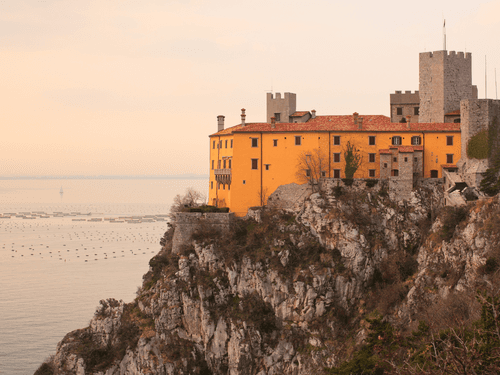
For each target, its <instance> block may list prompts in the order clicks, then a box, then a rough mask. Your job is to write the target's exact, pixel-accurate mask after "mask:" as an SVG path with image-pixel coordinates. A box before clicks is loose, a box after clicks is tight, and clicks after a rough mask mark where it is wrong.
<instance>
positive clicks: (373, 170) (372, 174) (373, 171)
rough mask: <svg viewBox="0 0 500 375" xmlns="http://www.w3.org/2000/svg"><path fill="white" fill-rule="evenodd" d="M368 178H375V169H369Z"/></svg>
mask: <svg viewBox="0 0 500 375" xmlns="http://www.w3.org/2000/svg"><path fill="white" fill-rule="evenodd" d="M368 176H369V177H375V169H369V170H368Z"/></svg>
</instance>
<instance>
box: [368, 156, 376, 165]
mask: <svg viewBox="0 0 500 375" xmlns="http://www.w3.org/2000/svg"><path fill="white" fill-rule="evenodd" d="M368 161H369V162H370V163H375V154H368Z"/></svg>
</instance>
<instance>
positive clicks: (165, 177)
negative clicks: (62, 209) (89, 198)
mask: <svg viewBox="0 0 500 375" xmlns="http://www.w3.org/2000/svg"><path fill="white" fill-rule="evenodd" d="M208 178H209V176H208V174H206V175H205V174H178V175H163V176H106V175H102V176H0V180H205V179H208Z"/></svg>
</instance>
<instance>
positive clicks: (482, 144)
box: [467, 130, 490, 159]
mask: <svg viewBox="0 0 500 375" xmlns="http://www.w3.org/2000/svg"><path fill="white" fill-rule="evenodd" d="M467 156H468V157H469V158H471V159H486V158H487V157H489V156H490V143H489V141H488V130H483V131H480V132H479V133H477V134H476V135H475V136H473V137H472V138H471V139H469V142H468V143H467Z"/></svg>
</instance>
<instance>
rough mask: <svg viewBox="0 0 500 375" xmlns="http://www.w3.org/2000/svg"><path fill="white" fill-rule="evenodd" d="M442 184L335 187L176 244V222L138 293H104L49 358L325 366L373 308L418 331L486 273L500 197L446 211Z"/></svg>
mask: <svg viewBox="0 0 500 375" xmlns="http://www.w3.org/2000/svg"><path fill="white" fill-rule="evenodd" d="M440 191H441V189H440V188H439V187H434V188H430V189H420V190H419V191H417V192H414V193H412V195H411V197H410V199H409V201H407V202H406V203H404V204H396V203H394V202H393V201H391V200H390V199H389V198H388V196H387V192H386V191H385V190H384V188H383V187H380V186H379V187H378V188H377V187H374V188H367V187H365V186H363V187H360V186H358V187H356V186H353V187H349V188H347V187H344V188H338V187H335V186H326V187H324V191H323V192H322V193H316V194H312V195H311V196H310V197H309V198H308V199H306V200H305V201H304V203H303V204H298V205H297V204H295V205H292V206H288V210H287V211H284V210H280V209H278V208H268V209H266V210H264V211H262V212H260V213H257V215H256V217H257V219H258V221H259V222H257V221H255V220H253V219H248V220H238V221H235V222H234V223H233V224H232V226H231V229H230V230H229V231H226V232H223V233H222V234H221V233H220V232H218V231H217V230H214V228H211V227H210V226H206V225H200V227H199V228H198V230H196V231H195V233H194V234H193V237H192V240H191V241H186V243H185V244H184V246H181V247H180V248H181V250H180V251H179V253H178V254H174V253H172V251H171V249H172V238H173V231H174V230H175V225H174V228H172V229H170V230H169V231H168V232H167V233H166V234H165V238H164V239H163V240H162V249H161V251H160V252H159V254H158V255H156V256H155V257H154V258H153V259H152V260H151V262H150V266H151V268H150V271H149V272H148V274H146V275H145V276H144V284H143V287H142V288H141V289H140V290H139V291H138V295H137V298H136V300H135V301H134V302H133V303H131V304H124V303H123V302H121V301H120V302H118V301H115V300H107V301H101V305H100V307H99V308H98V310H97V311H96V314H95V316H94V317H93V319H92V320H91V322H90V326H89V327H87V328H84V329H82V330H78V331H74V332H71V333H69V334H68V335H67V336H66V337H65V338H64V339H63V340H62V341H61V342H60V343H59V345H58V347H57V353H56V355H55V356H54V357H53V358H52V360H51V361H50V363H47V364H44V365H43V366H42V367H44V366H45V367H44V371H47V372H46V373H54V374H57V373H64V374H92V373H94V374H106V375H115V374H147V373H150V374H226V373H228V374H260V375H264V374H297V375H298V374H312V373H322V372H324V371H326V370H325V368H330V367H333V366H337V365H338V364H339V363H341V362H343V361H344V360H345V359H347V358H348V355H349V351H352V350H350V349H349V347H352V346H354V345H356V344H359V343H361V342H363V340H364V339H365V338H366V335H367V328H366V327H367V326H366V321H365V320H364V316H365V314H367V313H370V312H371V311H375V310H377V311H378V312H379V313H380V314H382V315H383V316H384V319H386V320H387V321H390V322H391V323H392V324H394V325H395V326H397V327H400V329H401V330H402V331H405V330H409V329H411V328H412V327H413V325H414V323H415V320H416V319H419V318H420V317H422V316H424V315H425V314H428V312H429V309H432V308H433V306H437V304H439V303H442V301H446V299H447V298H449V297H450V296H452V295H453V296H454V295H458V294H457V293H461V294H460V295H466V294H467V293H469V292H471V293H473V292H474V290H475V288H477V286H478V285H485V284H488V283H489V282H490V279H489V274H488V272H487V270H486V268H485V267H487V259H491V258H492V257H495V256H497V255H498V254H496V252H498V250H496V249H497V245H498V241H497V232H496V226H498V224H499V223H498V221H499V219H498V218H497V217H498V212H499V202H498V199H497V198H493V199H492V200H490V201H488V202H482V203H476V204H471V205H470V206H469V207H468V209H451V208H444V209H441V208H440V207H439V202H440V201H442V199H441V198H442V197H441V193H440ZM285 206H286V205H285ZM438 211H441V212H440V214H439V215H437V216H436V214H437V213H438ZM490 263H491V262H490ZM42 367H41V370H42ZM41 370H39V373H42V372H41Z"/></svg>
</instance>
